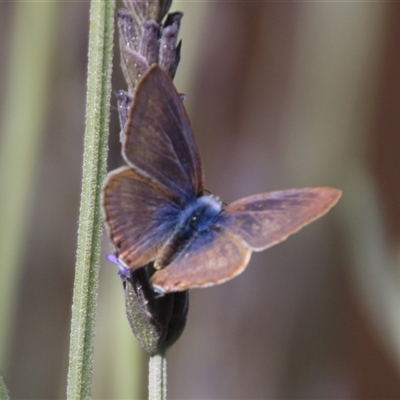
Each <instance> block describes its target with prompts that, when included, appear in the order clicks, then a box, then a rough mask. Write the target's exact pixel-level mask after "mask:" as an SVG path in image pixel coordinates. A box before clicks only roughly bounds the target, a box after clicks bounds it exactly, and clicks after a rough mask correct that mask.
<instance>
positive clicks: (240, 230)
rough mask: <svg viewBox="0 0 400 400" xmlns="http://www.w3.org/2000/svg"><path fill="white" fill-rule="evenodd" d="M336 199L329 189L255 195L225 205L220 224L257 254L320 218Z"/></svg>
mask: <svg viewBox="0 0 400 400" xmlns="http://www.w3.org/2000/svg"><path fill="white" fill-rule="evenodd" d="M340 196H341V192H340V191H339V190H336V189H332V188H329V187H315V188H302V189H291V190H283V191H277V192H270V193H262V194H257V195H254V196H250V197H245V198H243V199H241V200H238V201H235V202H233V203H231V204H229V206H228V207H227V208H226V210H225V211H224V214H223V218H222V222H221V224H222V226H224V227H226V228H227V229H229V230H230V231H231V232H232V233H233V234H235V235H237V236H239V237H240V238H241V239H242V240H244V242H245V243H246V244H247V245H248V246H249V247H250V248H251V249H252V250H254V251H261V250H264V249H267V248H268V247H271V246H273V245H274V244H277V243H279V242H281V241H283V240H285V239H286V238H287V237H288V236H289V235H291V234H292V233H295V232H297V231H298V230H299V229H301V228H302V227H303V226H305V225H307V224H309V223H310V222H312V221H314V220H315V219H317V218H319V217H321V216H322V215H324V214H325V213H326V212H328V210H329V209H330V208H331V207H333V206H334V205H335V204H336V202H337V201H338V200H339V198H340Z"/></svg>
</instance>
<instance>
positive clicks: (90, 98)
mask: <svg viewBox="0 0 400 400" xmlns="http://www.w3.org/2000/svg"><path fill="white" fill-rule="evenodd" d="M114 6H115V2H114V1H113V0H101V1H98V0H97V1H96V0H92V2H91V9H90V35H89V61H88V78H87V99H86V101H87V103H86V131H85V139H84V154H83V178H82V193H81V207H80V215H79V228H78V249H77V256H76V275H75V284H74V295H73V305H72V320H71V342H70V359H69V361H70V363H69V370H68V386H67V398H68V399H86V398H90V396H91V386H92V369H93V347H94V328H95V308H96V301H97V286H98V272H99V249H100V236H101V212H100V197H101V183H102V181H103V179H104V175H105V171H106V151H107V138H108V125H109V110H110V104H109V103H110V94H111V69H112V63H111V61H112V44H113V29H114Z"/></svg>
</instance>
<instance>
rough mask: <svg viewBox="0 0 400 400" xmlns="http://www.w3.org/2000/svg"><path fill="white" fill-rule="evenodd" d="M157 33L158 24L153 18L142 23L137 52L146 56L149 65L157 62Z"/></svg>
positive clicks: (158, 30) (158, 31) (158, 29)
mask: <svg viewBox="0 0 400 400" xmlns="http://www.w3.org/2000/svg"><path fill="white" fill-rule="evenodd" d="M159 33H160V25H159V24H158V23H157V22H156V21H154V20H153V19H150V20H148V21H146V22H144V23H143V30H142V39H141V41H140V49H139V53H140V54H141V55H142V56H144V57H145V58H146V60H147V62H148V64H149V65H152V64H154V63H156V62H157V56H158V35H159Z"/></svg>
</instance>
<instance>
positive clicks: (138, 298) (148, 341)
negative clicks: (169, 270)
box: [108, 256, 189, 355]
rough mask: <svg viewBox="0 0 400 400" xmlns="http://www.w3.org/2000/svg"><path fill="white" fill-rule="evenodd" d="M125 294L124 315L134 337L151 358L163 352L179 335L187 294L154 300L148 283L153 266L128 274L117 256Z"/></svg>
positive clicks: (177, 293)
mask: <svg viewBox="0 0 400 400" xmlns="http://www.w3.org/2000/svg"><path fill="white" fill-rule="evenodd" d="M108 259H109V261H111V262H114V263H115V262H116V263H117V264H118V266H119V276H120V277H121V280H122V284H123V287H124V293H125V306H126V314H127V317H128V320H129V324H130V326H131V329H132V332H133V334H134V335H135V336H136V339H137V340H138V341H139V343H140V345H141V346H142V347H143V349H144V350H146V351H147V352H148V353H149V354H150V355H154V354H157V353H160V352H161V353H162V352H165V351H166V350H167V349H168V348H169V347H171V346H172V345H173V344H174V343H175V342H176V341H177V340H178V339H179V337H180V336H181V334H182V332H183V330H184V328H185V325H186V317H187V313H188V308H189V293H188V291H185V292H176V293H170V294H167V295H165V296H162V297H157V295H156V294H155V292H154V291H153V289H152V288H151V285H150V283H149V275H150V274H151V272H152V265H148V266H146V267H143V268H140V269H137V270H135V271H131V270H129V269H128V268H126V266H124V265H123V263H122V262H121V261H120V260H118V259H117V257H116V256H111V257H110V256H109V257H108Z"/></svg>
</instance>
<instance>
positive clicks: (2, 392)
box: [0, 376, 10, 400]
mask: <svg viewBox="0 0 400 400" xmlns="http://www.w3.org/2000/svg"><path fill="white" fill-rule="evenodd" d="M9 398H10V397H9V396H8V393H7V388H6V385H5V384H4V381H3V378H2V377H1V376H0V400H9Z"/></svg>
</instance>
